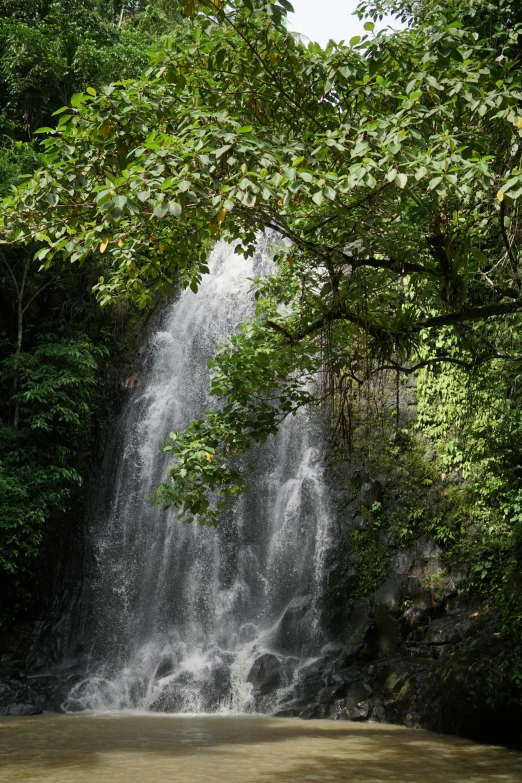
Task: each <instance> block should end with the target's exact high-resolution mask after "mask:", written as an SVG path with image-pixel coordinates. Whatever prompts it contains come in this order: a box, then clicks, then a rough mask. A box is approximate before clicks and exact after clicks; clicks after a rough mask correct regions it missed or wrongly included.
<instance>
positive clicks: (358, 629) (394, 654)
mask: <svg viewBox="0 0 522 783" xmlns="http://www.w3.org/2000/svg"><path fill="white" fill-rule="evenodd" d="M376 484H378V487H376ZM362 486H363V489H364V491H363V490H361V492H359V493H358V495H357V498H356V500H355V501H354V502H352V505H351V506H350V505H349V504H348V503H345V504H344V505H343V507H342V509H343V513H342V520H341V521H342V524H343V525H344V527H343V528H341V529H340V530H339V531H338V533H337V535H336V537H334V540H333V541H332V548H331V556H330V565H329V567H328V568H327V573H326V577H327V583H326V585H325V601H324V616H323V625H324V629H325V635H326V638H328V639H330V642H329V643H328V644H326V645H325V646H324V647H323V648H322V650H321V652H320V655H319V656H318V657H317V658H315V659H313V660H309V661H308V662H307V663H306V664H305V665H304V666H302V667H301V669H300V670H299V675H298V678H297V681H296V682H295V681H292V682H291V687H288V686H289V685H290V679H289V676H288V671H287V669H286V668H285V662H287V661H288V660H289V657H288V655H289V652H288V651H289V649H291V647H292V641H293V640H294V638H295V636H296V628H298V627H299V624H300V623H302V622H303V618H304V617H305V615H306V612H307V611H308V609H309V605H310V599H309V596H307V595H306V593H303V594H302V595H299V596H297V597H296V598H295V599H294V601H293V602H292V603H291V604H290V605H289V607H288V608H287V610H286V611H285V613H284V614H283V616H282V618H281V621H280V623H279V625H278V626H277V628H276V629H274V635H273V638H272V640H271V652H266V653H265V654H263V655H260V656H259V657H258V658H257V659H256V660H255V661H254V663H253V665H252V667H251V669H250V671H249V673H248V678H247V679H248V682H249V683H250V684H251V685H252V692H253V698H254V704H255V708H256V709H259V710H261V711H266V710H270V709H271V705H272V704H273V703H274V697H275V696H277V695H278V694H284V693H287V695H286V696H284V697H283V698H282V699H280V704H279V709H278V712H277V714H278V715H281V716H299V717H301V718H327V719H331V720H352V721H367V720H370V721H379V722H388V723H396V724H403V725H406V726H409V727H422V728H426V729H430V730H433V731H439V732H445V733H449V734H458V735H461V736H465V737H469V738H472V739H476V740H479V741H486V742H495V743H499V744H504V745H508V746H511V747H515V748H519V749H522V708H521V707H520V706H519V704H517V703H516V699H517V697H518V698H519V694H518V693H513V692H511V691H509V688H508V690H507V691H506V692H504V691H502V692H501V693H500V691H499V692H498V693H497V694H495V692H494V691H493V693H492V686H491V671H492V670H493V668H494V666H493V664H494V663H496V662H498V660H503V659H507V656H508V654H509V646H510V644H511V643H512V642H510V640H508V639H506V638H505V637H504V636H503V635H502V631H501V627H500V619H499V616H498V614H497V613H496V612H495V611H494V610H491V609H490V608H489V607H488V606H486V605H483V604H481V603H480V602H478V601H476V600H475V601H474V600H472V599H469V598H466V597H465V596H464V595H462V594H461V592H460V591H459V585H460V584H461V578H460V576H459V574H458V573H452V572H451V571H450V570H446V571H445V570H444V569H443V562H444V561H443V553H442V552H441V549H440V547H439V546H438V545H437V543H436V542H434V541H433V540H430V539H429V538H426V537H425V536H424V537H422V538H419V539H418V540H417V541H415V542H414V543H413V544H412V545H411V546H410V547H402V548H401V547H400V546H397V545H396V544H395V543H394V541H393V538H392V537H390V536H389V533H388V531H386V530H385V529H379V528H377V529H373V530H372V529H371V525H372V524H373V523H372V520H371V518H370V517H369V514H368V513H366V512H365V510H364V509H365V508H366V509H370V510H371V504H373V503H374V502H381V499H384V501H385V500H386V496H385V495H384V497H383V489H382V486H381V485H380V483H379V482H372V481H370V480H369V479H367V480H365V481H364V482H363V483H362ZM377 498H379V500H378V501H377ZM370 501H371V504H370V505H369V503H370ZM355 531H357V533H358V534H361V531H362V534H363V535H366V536H370V538H371V540H374V539H375V538H376V537H379V541H380V545H381V547H382V550H383V551H384V562H385V572H384V573H383V574H382V578H380V581H379V582H378V583H377V585H375V584H374V586H373V589H372V591H371V592H368V594H366V595H364V594H363V595H361V594H359V595H357V594H356V597H353V596H354V592H356V590H357V586H358V584H360V579H361V570H362V568H363V567H362V565H361V562H360V559H359V555H358V554H357V552H356V551H355V550H354V549H353V548H352V549H350V548H349V547H347V546H345V545H344V543H343V542H346V540H347V538H348V536H353V533H354V532H355ZM363 576H364V574H363ZM358 580H359V582H358ZM359 593H360V590H359ZM35 637H36V638H38V639H41V638H42V636H41V634H39V633H38V628H35V627H33V628H27V629H17V632H16V633H15V634H13V635H11V636H10V637H3V638H0V715H1V716H7V715H18V716H22V715H36V714H39V713H41V712H42V711H46V710H52V711H60V709H61V705H62V703H63V701H64V698H65V696H66V694H67V693H68V692H69V691H70V688H71V686H72V685H73V684H74V683H75V676H76V675H75V673H74V672H60V676H54V675H53V676H49V675H48V674H46V672H47V671H48V664H49V663H51V664H52V663H53V656H54V655H55V653H54V652H53V650H52V649H51V647H52V646H51V647H49V651H48V649H47V647H45V645H42V644H41V643H38V644H37V645H36V653H35V644H34V639H35ZM55 660H56V658H55ZM46 663H47V666H46ZM171 669H172V667H171V664H170V661H169V660H167V659H166V660H165V661H163V662H162V663H161V665H160V666H159V667H158V671H157V677H158V678H162V677H167V678H168V677H170V676H171ZM227 671H228V669H227V668H226V667H223V668H219V667H216V669H215V671H213V673H212V676H209V679H208V694H207V695H208V705H209V708H211V706H212V704H214V703H215V701H216V699H219V698H220V697H221V696H222V694H223V693H224V692H225V691H227V688H228V685H229V683H228V681H227V679H226V677H227V674H226V672H227ZM187 676H188V675H187ZM179 684H180V683H179V682H178V683H176V687H174V686H173V688H172V693H170V692H169V691H168V690H165V691H164V695H163V697H162V698H163V702H161V703H160V701H159V700H158V702H157V703H153V704H151V705H150V708H151V709H153V710H160V711H163V710H165V709H167V710H175V709H176V708H177V702H176V699H177V694H178V691H179V687H178V686H179ZM493 687H495V686H493ZM495 695H497V696H501V698H497V700H496V701H495V699H494V698H493V699H492V696H493V697H494V696H495ZM178 708H179V706H178Z"/></svg>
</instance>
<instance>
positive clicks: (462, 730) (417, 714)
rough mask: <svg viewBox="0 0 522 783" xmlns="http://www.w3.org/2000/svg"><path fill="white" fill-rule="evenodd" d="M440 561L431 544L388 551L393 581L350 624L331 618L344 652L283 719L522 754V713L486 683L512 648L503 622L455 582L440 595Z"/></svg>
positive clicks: (306, 671) (317, 669) (300, 692)
mask: <svg viewBox="0 0 522 783" xmlns="http://www.w3.org/2000/svg"><path fill="white" fill-rule="evenodd" d="M356 524H357V523H356ZM440 554H441V553H440V549H439V547H438V546H437V545H436V544H435V543H434V542H433V541H429V540H426V539H423V540H422V541H420V542H417V543H416V544H415V546H414V547H412V549H411V550H409V551H403V552H400V553H398V554H395V555H394V554H393V552H392V551H390V554H389V557H388V566H389V571H388V575H387V577H386V581H384V582H383V584H381V585H380V586H379V587H378V588H377V589H376V590H375V591H374V592H373V594H372V595H371V596H368V597H363V598H359V599H357V600H356V601H354V602H352V604H351V606H350V608H349V609H348V610H347V611H346V612H345V615H344V618H343V617H342V615H341V612H340V610H339V607H337V608H336V609H335V608H334V609H332V618H333V621H331V625H330V631H331V634H332V636H334V637H335V636H336V635H337V640H338V641H337V644H335V643H333V644H330V645H328V648H325V649H324V650H323V655H322V656H321V657H320V658H317V659H316V660H315V661H313V662H311V663H310V664H308V665H307V666H306V667H304V668H303V669H302V670H301V672H300V679H299V682H298V685H297V688H296V691H295V693H294V696H293V697H292V698H291V700H289V701H288V703H286V704H285V705H284V707H283V709H282V710H280V712H279V713H278V714H279V715H284V716H299V717H301V718H329V719H333V720H354V721H365V720H372V721H379V722H387V723H396V724H402V725H406V726H409V727H415V728H425V729H430V730H432V731H438V732H444V733H448V734H458V735H460V736H465V737H469V738H471V739H476V740H479V741H486V742H495V743H499V744H503V745H508V746H511V747H515V748H519V749H520V748H522V707H520V706H517V705H515V704H513V705H512V706H509V704H506V703H502V702H499V703H497V704H496V706H492V704H491V701H492V699H491V696H492V693H491V687H490V685H489V684H488V679H490V678H488V674H489V672H490V670H491V668H492V663H493V662H494V661H496V660H497V659H498V658H499V657H502V656H505V655H506V653H507V651H508V648H509V644H508V640H507V639H505V638H504V637H503V636H502V634H501V632H500V620H499V617H498V614H497V613H496V612H495V611H493V610H490V609H489V608H488V607H487V606H486V605H481V604H480V602H477V601H473V600H471V599H465V598H463V597H462V596H461V595H459V590H458V586H459V579H458V578H456V577H455V575H450V576H446V577H445V578H439V579H438V580H437V582H436V585H437V587H436V589H434V587H433V581H432V580H430V578H429V575H430V574H433V572H434V571H435V573H437V574H438V573H439V570H438V563H439V562H440V560H439V559H440ZM434 561H437V565H436V567H434V566H433V563H434ZM346 573H347V574H348V576H347V579H348V580H349V579H350V576H349V569H347V571H346ZM426 575H428V577H427V576H426ZM512 695H513V696H516V694H512Z"/></svg>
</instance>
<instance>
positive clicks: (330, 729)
mask: <svg viewBox="0 0 522 783" xmlns="http://www.w3.org/2000/svg"><path fill="white" fill-rule="evenodd" d="M0 781H2V783H3V781H5V782H6V783H7V782H9V783H16V782H17V781H24V783H33V782H34V783H94V781H96V783H149V781H150V783H214V782H215V783H218V782H219V783H341V781H342V783H345V782H346V783H388V781H400V783H493V781H503V783H522V754H519V753H514V752H511V751H509V750H506V749H505V748H499V747H494V746H487V745H477V744H475V743H472V742H468V741H466V740H461V739H456V738H452V737H445V736H440V735H436V734H430V733H428V732H424V731H414V730H410V729H403V728H400V727H396V726H384V725H379V724H368V723H366V724H359V723H344V722H331V721H300V720H294V719H281V718H279V719H277V718H265V717H249V716H244V717H243V716H234V717H229V716H224V717H222V716H211V717H202V716H191V717H185V716H166V715H117V716H116V715H103V716H85V715H41V716H37V717H34V718H3V719H0Z"/></svg>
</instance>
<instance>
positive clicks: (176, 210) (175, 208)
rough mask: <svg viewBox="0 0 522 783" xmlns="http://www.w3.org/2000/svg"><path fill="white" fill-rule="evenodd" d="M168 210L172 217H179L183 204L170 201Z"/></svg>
mask: <svg viewBox="0 0 522 783" xmlns="http://www.w3.org/2000/svg"><path fill="white" fill-rule="evenodd" d="M168 208H169V212H170V213H171V215H174V216H175V217H179V216H180V215H181V212H182V207H181V204H180V203H179V202H177V201H169V202H168Z"/></svg>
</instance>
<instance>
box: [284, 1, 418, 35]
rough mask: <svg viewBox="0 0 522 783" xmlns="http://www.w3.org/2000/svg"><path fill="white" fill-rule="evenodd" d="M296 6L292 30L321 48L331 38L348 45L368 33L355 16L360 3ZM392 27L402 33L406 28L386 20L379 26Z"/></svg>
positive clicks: (290, 18) (301, 3) (291, 16)
mask: <svg viewBox="0 0 522 783" xmlns="http://www.w3.org/2000/svg"><path fill="white" fill-rule="evenodd" d="M292 5H293V7H294V9H295V14H289V15H288V22H289V27H290V29H291V30H295V31H296V32H299V33H301V34H302V35H304V36H306V37H307V38H309V39H310V40H312V41H317V42H318V43H319V44H321V46H326V44H327V43H328V41H329V39H330V38H333V40H334V41H341V40H343V39H344V40H345V41H346V42H348V41H349V40H350V38H352V37H353V36H354V35H363V34H364V32H365V31H364V27H363V23H362V22H360V21H359V19H358V18H357V17H356V16H353V12H354V11H355V9H356V8H357V5H358V0H292ZM388 25H391V26H392V27H394V28H399V29H400V28H401V27H402V26H403V25H402V24H401V23H400V22H399V21H398V20H397V19H393V18H392V17H387V18H385V19H384V20H383V21H382V23H381V25H379V26H380V27H381V26H382V27H387V26H388Z"/></svg>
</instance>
